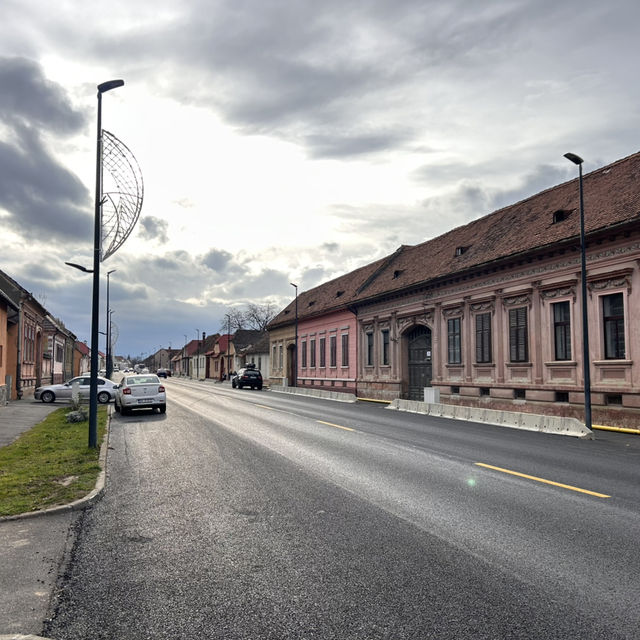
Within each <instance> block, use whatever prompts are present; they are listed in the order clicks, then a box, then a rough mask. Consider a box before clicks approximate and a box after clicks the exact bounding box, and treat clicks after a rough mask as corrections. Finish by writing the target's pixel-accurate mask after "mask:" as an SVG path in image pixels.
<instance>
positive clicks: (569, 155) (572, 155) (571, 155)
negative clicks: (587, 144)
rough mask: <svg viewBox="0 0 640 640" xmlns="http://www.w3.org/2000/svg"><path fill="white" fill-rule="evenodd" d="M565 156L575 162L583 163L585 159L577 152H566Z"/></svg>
mask: <svg viewBox="0 0 640 640" xmlns="http://www.w3.org/2000/svg"><path fill="white" fill-rule="evenodd" d="M564 157H565V158H566V159H567V160H571V162H573V164H577V165H581V164H582V163H583V162H584V160H583V159H582V158H581V157H580V156H577V155H576V154H575V153H565V154H564Z"/></svg>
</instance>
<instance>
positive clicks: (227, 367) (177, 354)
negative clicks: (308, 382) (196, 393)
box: [144, 329, 270, 381]
mask: <svg viewBox="0 0 640 640" xmlns="http://www.w3.org/2000/svg"><path fill="white" fill-rule="evenodd" d="M144 364H145V365H146V366H147V367H148V368H149V370H150V371H156V370H158V369H168V370H170V371H171V373H172V375H177V376H188V377H190V378H195V379H199V380H205V379H212V380H218V381H222V380H226V379H228V377H229V372H234V371H237V370H238V369H241V368H242V367H244V366H246V365H247V364H255V366H256V367H257V368H258V369H260V370H264V371H268V370H269V368H270V362H269V334H268V333H267V332H266V331H256V330H252V329H238V330H237V331H236V332H235V333H233V334H231V333H225V334H219V333H215V334H211V335H206V333H203V334H202V339H198V340H191V341H190V342H188V343H187V344H185V345H184V347H182V348H181V349H159V350H158V351H156V353H154V354H153V355H151V356H149V357H148V358H147V359H146V360H145V361H144Z"/></svg>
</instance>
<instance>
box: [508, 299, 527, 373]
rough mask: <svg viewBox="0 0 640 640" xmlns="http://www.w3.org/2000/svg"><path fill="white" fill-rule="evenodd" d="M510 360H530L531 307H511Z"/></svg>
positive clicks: (515, 361)
mask: <svg viewBox="0 0 640 640" xmlns="http://www.w3.org/2000/svg"><path fill="white" fill-rule="evenodd" d="M508 319H509V362H514V363H522V362H529V307H526V306H523V307H516V308H514V309H509V314H508Z"/></svg>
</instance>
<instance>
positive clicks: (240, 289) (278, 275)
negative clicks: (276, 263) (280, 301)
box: [231, 269, 293, 301]
mask: <svg viewBox="0 0 640 640" xmlns="http://www.w3.org/2000/svg"><path fill="white" fill-rule="evenodd" d="M289 282H290V280H289V276H288V275H287V274H285V273H282V272H280V271H276V270H275V269H265V270H264V271H262V272H261V273H259V274H258V275H256V276H247V277H246V278H245V279H244V280H242V281H241V282H238V283H236V284H234V286H233V287H232V289H231V294H233V296H235V297H236V298H242V299H245V300H253V301H255V300H261V299H262V298H265V297H272V296H286V295H287V293H288V292H289V291H290V290H291V291H293V288H292V287H291V285H290V284H289Z"/></svg>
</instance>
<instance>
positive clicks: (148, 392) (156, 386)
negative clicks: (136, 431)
mask: <svg viewBox="0 0 640 640" xmlns="http://www.w3.org/2000/svg"><path fill="white" fill-rule="evenodd" d="M115 408H116V411H119V412H120V413H122V415H123V416H126V415H129V414H130V413H131V412H132V411H133V410H134V409H156V408H157V409H159V410H160V413H166V411H167V394H166V391H165V389H164V386H163V385H161V384H160V378H158V376H157V375H155V373H145V374H143V373H138V374H135V375H126V376H124V378H122V380H121V381H120V384H119V385H117V387H116V397H115Z"/></svg>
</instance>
